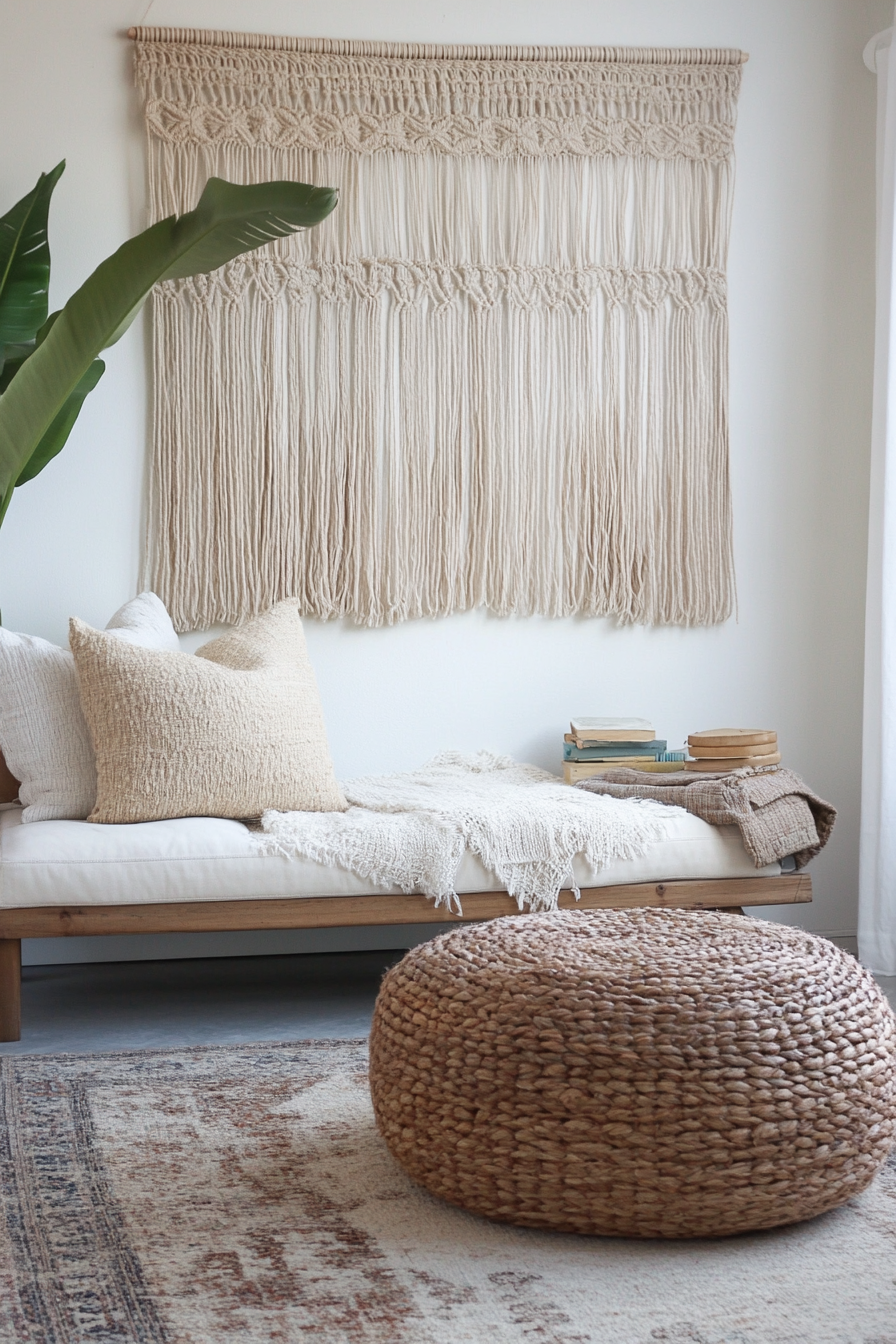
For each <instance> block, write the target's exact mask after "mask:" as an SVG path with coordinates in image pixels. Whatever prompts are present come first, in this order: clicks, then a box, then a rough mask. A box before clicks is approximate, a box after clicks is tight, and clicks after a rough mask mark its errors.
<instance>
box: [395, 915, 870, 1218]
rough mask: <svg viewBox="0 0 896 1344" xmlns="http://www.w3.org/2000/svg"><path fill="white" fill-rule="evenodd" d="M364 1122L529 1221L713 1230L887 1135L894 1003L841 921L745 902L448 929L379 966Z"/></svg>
mask: <svg viewBox="0 0 896 1344" xmlns="http://www.w3.org/2000/svg"><path fill="white" fill-rule="evenodd" d="M370 1085H371V1092H372V1096H373V1105H374V1110H375V1112H376V1118H377V1124H378V1125H379V1128H380V1132H381V1133H382V1135H383V1137H384V1139H385V1140H386V1143H387V1144H388V1146H389V1149H390V1150H391V1152H392V1154H393V1156H394V1157H395V1158H396V1159H397V1161H398V1162H399V1163H400V1164H401V1165H402V1166H403V1167H404V1168H405V1170H406V1171H407V1172H408V1173H409V1175H410V1176H412V1177H413V1178H414V1180H416V1181H418V1182H419V1183H420V1184H421V1185H423V1186H425V1187H426V1188H427V1189H428V1190H430V1191H431V1192H432V1193H433V1194H436V1195H440V1196H441V1197H442V1198H443V1199H446V1200H449V1201H450V1202H451V1203H453V1204H459V1205H461V1206H462V1207H464V1208H466V1209H469V1210H471V1211H473V1212H476V1213H480V1214H484V1215H486V1216H487V1217H489V1218H495V1219H499V1220H501V1221H503V1222H511V1223H519V1224H522V1225H525V1226H527V1227H548V1228H557V1229H562V1230H566V1231H573V1232H585V1233H593V1234H603V1235H609V1236H636V1237H705V1236H723V1235H727V1234H730V1233H735V1232H742V1231H746V1230H748V1229H755V1228H763V1227H774V1226H777V1225H778V1224H782V1223H790V1222H797V1221H799V1220H800V1219H804V1218H811V1217H813V1216H814V1215H815V1214H819V1213H822V1212H824V1211H825V1210H827V1209H831V1208H834V1207H835V1206H836V1205H838V1204H842V1203H843V1202H844V1201H845V1200H847V1199H849V1198H850V1197H851V1196H852V1195H855V1194H857V1193H858V1192H859V1191H860V1190H862V1189H863V1188H864V1187H865V1186H866V1185H867V1184H868V1182H869V1181H870V1180H871V1178H872V1177H873V1175H874V1173H875V1172H876V1170H877V1169H878V1167H879V1166H880V1165H881V1163H882V1162H883V1161H884V1158H885V1157H886V1154H887V1152H888V1150H889V1149H890V1147H891V1145H892V1143H893V1138H894V1135H896V1019H894V1016H893V1012H892V1010H891V1009H890V1007H889V1005H888V1004H887V1001H886V999H885V998H884V996H883V995H882V993H881V991H880V989H879V988H878V986H877V985H876V983H875V982H874V980H873V978H872V977H871V976H870V975H869V974H868V972H867V971H865V970H864V969H863V968H862V967H861V966H860V965H859V964H858V962H857V961H855V960H854V958H852V957H851V956H849V955H848V954H847V953H845V952H842V951H840V949H839V948H837V947H835V946H834V945H833V944H832V943H829V942H827V941H826V940H825V939H823V938H818V937H815V936H813V935H812V934H807V933H804V932H802V931H801V930H799V929H791V928H786V927H785V926H783V925H780V924H771V923H767V922H765V921H762V920H757V919H746V918H744V917H743V916H741V915H724V914H714V913H708V912H707V913H697V912H693V911H687V912H684V911H667V910H633V911H625V912H622V911H593V912H591V911H587V912H586V911H582V912H579V911H563V912H560V913H557V914H550V915H525V916H511V917H508V918H505V919H499V920H493V921H491V922H490V923H487V924H480V925H471V926H467V927H464V928H460V929H458V930H456V931H453V932H451V933H448V934H445V935H444V936H443V937H441V938H436V939H434V940H433V941H432V942H429V943H424V944H423V945H422V946H420V947H417V948H414V949H413V950H412V951H411V952H409V953H408V955H407V956H406V957H405V958H404V960H403V961H401V962H400V963H399V964H398V965H397V966H395V967H394V968H393V969H392V970H391V971H389V973H388V974H387V976H386V977H385V979H384V981H383V985H382V989H381V991H380V995H379V998H378V1000H377V1005H376V1011H375V1013H374V1019H373V1029H372V1033H371V1038H370Z"/></svg>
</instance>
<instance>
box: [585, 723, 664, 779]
mask: <svg viewBox="0 0 896 1344" xmlns="http://www.w3.org/2000/svg"><path fill="white" fill-rule="evenodd" d="M569 728H570V731H569V732H568V733H567V734H566V736H565V737H564V739H563V778H564V779H565V780H566V782H567V784H577V783H578V782H579V780H581V779H592V778H593V777H594V776H595V775H603V774H605V773H606V772H607V770H617V769H619V767H620V766H625V767H627V768H628V769H630V770H648V771H653V772H656V771H665V770H681V769H682V764H681V763H682V762H683V761H684V759H685V756H686V754H687V753H686V752H685V751H684V750H682V751H667V750H666V742H665V740H664V739H662V738H658V737H657V736H656V733H655V731H654V727H653V724H651V723H650V722H648V720H647V719H594V718H579V719H573V720H572V722H571V723H570V725H569Z"/></svg>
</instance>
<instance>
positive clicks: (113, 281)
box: [0, 162, 336, 523]
mask: <svg viewBox="0 0 896 1344" xmlns="http://www.w3.org/2000/svg"><path fill="white" fill-rule="evenodd" d="M64 167H65V163H64V162H63V163H60V164H58V165H57V167H56V168H54V169H53V171H52V172H51V173H46V174H43V173H42V174H41V176H40V178H39V179H38V182H37V185H36V186H35V187H34V189H33V191H31V192H29V194H28V195H27V196H25V197H23V199H22V200H21V201H19V203H18V204H17V205H15V206H13V208H12V210H10V211H9V213H8V214H7V215H5V216H4V217H3V218H2V219H0V523H2V521H3V519H4V517H5V516H6V511H7V509H8V508H9V504H10V500H11V499H12V495H13V491H14V490H15V488H16V486H19V485H23V484H24V483H25V482H26V481H30V480H31V479H32V478H33V477H35V476H36V475H37V474H38V472H40V471H43V469H44V467H45V466H46V465H47V463H48V462H50V461H51V460H52V459H53V458H54V457H55V456H56V454H57V453H58V452H59V451H60V450H61V449H62V448H63V446H64V445H65V442H66V439H67V438H68V436H69V434H70V433H71V429H72V426H73V425H74V423H75V421H76V419H77V418H78V414H79V412H80V410H81V406H82V405H83V402H84V398H85V397H86V396H87V394H88V393H89V392H90V391H92V390H93V388H94V387H96V385H97V383H98V382H99V380H100V378H101V377H102V374H103V371H104V369H105V364H104V363H103V361H102V360H101V359H99V358H98V356H99V354H100V352H101V351H103V350H105V349H107V347H108V346H110V345H114V343H115V342H116V341H117V340H118V339H119V337H120V336H122V335H123V334H124V332H125V331H126V330H127V328H128V327H129V326H130V325H131V323H132V322H133V320H134V318H135V317H136V316H137V313H138V312H139V311H140V308H141V307H142V305H143V302H144V300H145V299H146V298H147V296H148V295H149V292H150V290H151V289H152V287H153V285H155V284H157V283H158V281H160V280H176V279H184V278H185V277H187V276H191V275H206V274H208V272H209V271H215V270H217V269H218V267H219V266H223V265H224V264H225V262H228V261H231V260H232V259H233V258H234V257H237V256H240V254H241V253H243V252H251V251H253V250H254V249H255V248H257V247H262V246H263V245H264V244H265V243H267V242H270V241H271V240H272V239H274V238H283V237H285V236H286V235H287V234H290V233H294V232H295V231H296V230H298V229H307V228H311V227H312V226H313V225H315V224H319V223H320V221H321V220H323V219H325V218H326V217H327V215H328V214H330V212H331V211H332V210H333V209H334V207H335V205H336V192H335V191H334V190H332V189H331V188H329V187H311V186H306V185H305V184H304V183H302V182H260V183H257V184H255V185H253V186H237V185H235V184H233V183H231V182H225V181H223V179H221V178H219V177H212V178H209V180H208V182H207V183H206V186H205V189H204V191H203V193H202V195H201V197H200V199H199V204H198V205H197V206H196V208H195V210H191V211H189V212H188V213H187V214H184V215H180V216H176V215H171V216H169V218H168V219H163V220H160V221H159V223H158V224H153V225H152V226H151V227H150V228H148V229H145V230H144V231H143V233H140V234H138V235H137V236H136V237H135V238H131V239H130V240H129V241H128V242H126V243H124V244H123V245H122V246H121V247H120V248H119V249H118V251H117V252H114V253H113V254H112V256H111V257H108V258H107V260H106V261H104V262H102V263H101V265H99V266H98V267H97V269H96V270H95V271H94V272H93V274H92V275H91V276H90V277H89V278H88V279H87V280H86V281H85V282H84V284H83V285H82V286H81V288H80V289H79V290H78V291H77V292H76V293H75V294H73V295H72V297H71V298H70V299H69V301H68V303H67V304H66V305H65V307H64V308H63V309H61V311H59V312H56V313H53V314H51V315H50V316H49V317H47V307H48V303H47V294H48V290H49V280H50V252H49V245H48V242H47V216H48V211H49V204H50V196H51V195H52V191H53V187H54V186H55V185H56V182H57V181H58V180H59V177H60V175H61V173H62V171H63V169H64Z"/></svg>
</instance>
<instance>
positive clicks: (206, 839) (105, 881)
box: [0, 807, 780, 909]
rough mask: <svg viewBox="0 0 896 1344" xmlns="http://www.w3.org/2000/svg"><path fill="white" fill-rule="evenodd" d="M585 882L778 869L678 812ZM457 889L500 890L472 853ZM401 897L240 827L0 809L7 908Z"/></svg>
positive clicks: (583, 871) (731, 830) (728, 833)
mask: <svg viewBox="0 0 896 1344" xmlns="http://www.w3.org/2000/svg"><path fill="white" fill-rule="evenodd" d="M574 867H575V876H576V878H577V880H578V882H579V885H580V886H583V887H601V886H611V885H615V884H620V883H627V882H661V881H673V880H675V879H676V878H722V877H761V876H776V875H777V874H778V873H779V872H780V867H779V865H778V864H776V863H775V864H769V865H768V866H767V867H765V868H754V866H753V863H752V860H751V859H750V857H749V855H748V854H747V852H746V850H745V849H744V847H743V844H742V843H741V839H740V832H739V831H738V830H737V828H736V827H735V826H710V825H709V824H708V823H707V822H705V821H701V820H700V818H699V817H694V816H691V815H690V813H687V812H680V811H678V810H677V809H676V810H674V811H673V810H672V809H670V811H669V826H668V833H667V835H666V838H665V839H664V840H661V841H659V842H658V843H657V844H654V845H651V846H650V848H649V849H648V851H647V853H646V854H644V855H643V856H642V857H641V858H639V859H624V860H618V861H617V862H615V863H613V864H610V865H608V866H607V867H606V868H603V869H601V870H600V871H599V872H594V871H592V870H591V869H590V868H589V866H588V865H587V864H586V863H585V862H584V861H583V860H582V859H580V858H577V859H576V860H575V864H574ZM457 890H458V892H460V894H461V895H463V893H464V892H471V891H500V890H501V884H500V883H499V882H498V880H497V878H496V877H495V876H494V874H493V873H490V872H488V870H487V869H485V868H484V867H483V865H482V863H481V862H480V860H479V859H478V858H476V857H475V855H473V854H469V853H468V854H466V855H465V857H464V859H463V861H462V863H461V866H460V870H459V872H458V879H457ZM377 892H379V893H384V894H386V893H391V894H395V895H397V894H399V889H398V888H397V887H373V886H372V885H371V883H370V882H368V881H366V880H365V879H364V878H360V877H356V876H355V874H354V873H350V872H348V871H346V870H345V869H343V868H337V867H327V866H325V865H323V864H320V863H314V862H313V861H312V860H310V859H290V858H285V857H282V856H279V855H260V854H258V853H256V851H255V849H254V848H253V845H252V841H251V839H250V833H249V831H248V830H247V828H246V827H245V826H244V825H243V824H242V822H239V821H226V820H223V819H221V818H216V817H187V818H178V819H177V820H173V821H147V822H141V823H137V824H133V825H121V826H102V825H97V824H95V823H94V824H91V823H90V822H86V821H38V822H32V823H31V824H29V825H26V826H23V825H22V813H21V809H20V808H17V807H15V808H10V809H8V810H6V811H3V812H0V905H2V906H3V907H5V908H6V909H11V908H14V907H16V906H38V905H145V904H154V903H157V902H162V901H204V900H205V901H228V900H261V899H263V898H265V897H277V896H363V895H368V894H373V893H377Z"/></svg>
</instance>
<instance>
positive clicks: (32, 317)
mask: <svg viewBox="0 0 896 1344" xmlns="http://www.w3.org/2000/svg"><path fill="white" fill-rule="evenodd" d="M64 168H65V160H64V159H63V160H62V162H61V163H57V165H56V167H55V168H54V169H53V171H52V172H50V173H41V175H40V177H39V178H38V179H37V185H36V186H35V187H33V188H32V190H31V191H29V193H28V195H27V196H23V197H22V199H21V200H20V201H19V202H18V203H17V204H16V205H14V206H13V207H12V209H11V210H9V211H7V213H6V214H5V215H3V216H2V218H0V346H4V345H11V344H18V343H20V342H25V341H33V340H34V337H35V333H36V332H37V330H38V328H39V327H41V326H42V325H43V324H44V322H45V321H46V320H47V296H48V293H49V288H50V246H49V242H48V241H47V217H48V214H49V210H50V197H51V196H52V194H53V188H54V187H55V185H56V183H57V182H58V181H59V178H60V177H61V176H62V172H63V169H64Z"/></svg>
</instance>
